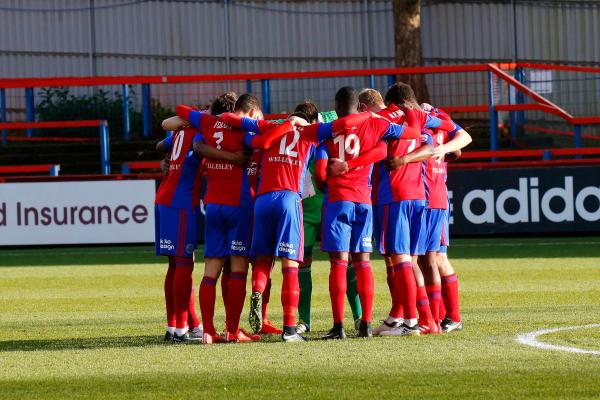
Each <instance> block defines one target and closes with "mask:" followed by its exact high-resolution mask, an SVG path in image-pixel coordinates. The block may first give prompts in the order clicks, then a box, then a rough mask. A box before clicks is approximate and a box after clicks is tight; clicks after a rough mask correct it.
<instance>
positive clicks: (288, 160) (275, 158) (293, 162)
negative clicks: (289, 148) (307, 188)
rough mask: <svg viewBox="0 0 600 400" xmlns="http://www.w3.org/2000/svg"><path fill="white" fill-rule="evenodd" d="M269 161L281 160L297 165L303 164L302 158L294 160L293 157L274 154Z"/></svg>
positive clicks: (281, 161)
mask: <svg viewBox="0 0 600 400" xmlns="http://www.w3.org/2000/svg"><path fill="white" fill-rule="evenodd" d="M269 161H270V162H280V163H286V164H291V165H296V166H298V167H301V166H302V161H300V160H292V159H291V158H288V157H278V156H272V157H269Z"/></svg>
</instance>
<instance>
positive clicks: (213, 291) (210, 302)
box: [200, 276, 217, 335]
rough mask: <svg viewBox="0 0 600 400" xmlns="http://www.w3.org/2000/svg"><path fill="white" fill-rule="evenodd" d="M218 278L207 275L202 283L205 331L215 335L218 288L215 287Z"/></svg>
mask: <svg viewBox="0 0 600 400" xmlns="http://www.w3.org/2000/svg"><path fill="white" fill-rule="evenodd" d="M216 284H217V280H216V279H215V278H211V277H208V276H205V277H204V278H202V282H201V283H200V313H201V314H202V324H203V325H204V332H206V333H209V334H211V335H215V334H216V333H217V331H216V330H215V324H214V321H213V318H214V315H215V297H216V295H217V288H216V287H215V286H216Z"/></svg>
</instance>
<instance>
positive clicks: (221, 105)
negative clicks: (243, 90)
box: [210, 92, 237, 115]
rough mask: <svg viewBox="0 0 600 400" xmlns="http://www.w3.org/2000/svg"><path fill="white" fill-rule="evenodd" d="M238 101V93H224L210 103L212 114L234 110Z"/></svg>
mask: <svg viewBox="0 0 600 400" xmlns="http://www.w3.org/2000/svg"><path fill="white" fill-rule="evenodd" d="M236 101H237V94H235V92H226V93H223V94H222V95H220V96H218V97H217V98H215V99H214V100H213V101H212V103H210V113H211V114H212V115H219V114H223V113H225V112H233V109H234V107H235V102H236Z"/></svg>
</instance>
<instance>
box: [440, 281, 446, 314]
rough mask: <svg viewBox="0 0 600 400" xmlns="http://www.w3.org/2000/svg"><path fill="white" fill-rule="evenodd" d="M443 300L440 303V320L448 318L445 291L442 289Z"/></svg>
mask: <svg viewBox="0 0 600 400" xmlns="http://www.w3.org/2000/svg"><path fill="white" fill-rule="evenodd" d="M441 293H442V299H441V301H440V319H442V320H443V319H444V318H446V306H445V305H444V291H443V289H442V292H441Z"/></svg>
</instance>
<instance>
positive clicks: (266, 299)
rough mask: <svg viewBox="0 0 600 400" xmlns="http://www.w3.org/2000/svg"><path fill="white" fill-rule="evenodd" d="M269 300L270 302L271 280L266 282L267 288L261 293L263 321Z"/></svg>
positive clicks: (265, 317)
mask: <svg viewBox="0 0 600 400" xmlns="http://www.w3.org/2000/svg"><path fill="white" fill-rule="evenodd" d="M269 300H271V278H269V280H267V286H266V287H265V291H264V292H263V299H262V319H263V321H264V320H266V319H268V318H267V308H268V307H267V306H268V305H269Z"/></svg>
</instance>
